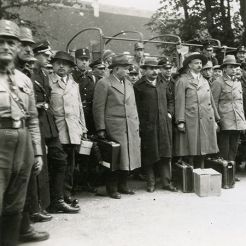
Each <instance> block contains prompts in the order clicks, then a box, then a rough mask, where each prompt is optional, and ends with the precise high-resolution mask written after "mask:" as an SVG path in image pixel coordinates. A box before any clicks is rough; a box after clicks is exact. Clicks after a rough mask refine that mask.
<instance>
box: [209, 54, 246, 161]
mask: <svg viewBox="0 0 246 246" xmlns="http://www.w3.org/2000/svg"><path fill="white" fill-rule="evenodd" d="M239 66H240V64H239V63H237V62H236V58H235V57H234V56H233V55H227V56H226V57H225V59H224V61H223V64H222V66H221V67H222V69H223V76H221V77H219V78H217V79H216V80H215V81H214V83H213V86H212V93H213V97H214V101H215V104H216V107H217V109H218V113H219V115H220V118H221V121H220V128H221V131H220V133H219V136H218V140H219V141H218V143H219V150H220V154H221V156H222V157H223V158H224V159H225V160H229V161H234V160H235V158H236V154H237V149H238V144H239V138H240V132H241V131H244V130H246V121H245V116H244V110H243V95H242V85H241V82H240V81H238V80H237V79H236V78H235V73H236V68H237V67H239Z"/></svg>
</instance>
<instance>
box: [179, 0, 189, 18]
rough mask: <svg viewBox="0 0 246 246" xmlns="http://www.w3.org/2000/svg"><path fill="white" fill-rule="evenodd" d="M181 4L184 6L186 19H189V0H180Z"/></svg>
mask: <svg viewBox="0 0 246 246" xmlns="http://www.w3.org/2000/svg"><path fill="white" fill-rule="evenodd" d="M180 2H181V4H182V7H183V9H184V16H185V19H186V20H187V19H189V11H188V10H189V6H188V1H187V0H181V1H180Z"/></svg>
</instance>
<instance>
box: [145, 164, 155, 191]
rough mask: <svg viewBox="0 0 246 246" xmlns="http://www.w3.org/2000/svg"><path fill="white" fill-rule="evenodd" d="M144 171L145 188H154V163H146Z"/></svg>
mask: <svg viewBox="0 0 246 246" xmlns="http://www.w3.org/2000/svg"><path fill="white" fill-rule="evenodd" d="M145 172H146V180H147V188H154V187H155V172H154V164H153V165H147V166H146V167H145Z"/></svg>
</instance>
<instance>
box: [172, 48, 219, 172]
mask: <svg viewBox="0 0 246 246" xmlns="http://www.w3.org/2000/svg"><path fill="white" fill-rule="evenodd" d="M206 63H207V58H206V57H205V56H204V55H202V54H200V53H198V52H194V53H191V54H188V55H187V56H186V58H185V60H184V62H183V67H184V68H185V69H186V71H187V72H186V73H184V74H182V75H181V76H180V78H179V79H178V80H177V81H176V84H175V121H176V126H177V130H178V131H177V132H176V134H175V155H176V156H178V157H186V158H187V160H188V161H189V163H190V164H191V165H194V166H195V167H200V168H203V167H204V156H205V155H206V154H212V153H217V152H218V146H217V135H216V129H217V124H216V121H217V120H219V116H218V113H217V110H216V107H215V104H214V102H213V99H212V93H211V89H210V86H209V83H208V81H207V80H206V79H205V78H204V77H203V76H202V75H201V70H202V66H204V65H205V64H206Z"/></svg>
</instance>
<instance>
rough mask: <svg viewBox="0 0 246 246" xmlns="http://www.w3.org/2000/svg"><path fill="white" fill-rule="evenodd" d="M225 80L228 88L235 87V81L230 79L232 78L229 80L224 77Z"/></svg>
mask: <svg viewBox="0 0 246 246" xmlns="http://www.w3.org/2000/svg"><path fill="white" fill-rule="evenodd" d="M224 80H225V83H226V84H227V85H228V86H230V87H233V84H234V83H233V81H232V80H231V79H230V78H228V77H224Z"/></svg>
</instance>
